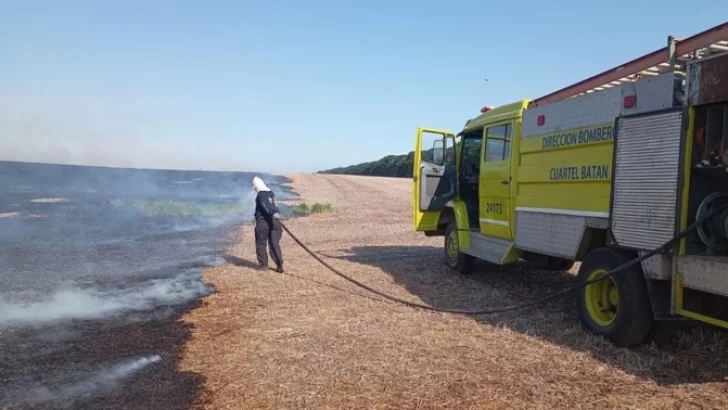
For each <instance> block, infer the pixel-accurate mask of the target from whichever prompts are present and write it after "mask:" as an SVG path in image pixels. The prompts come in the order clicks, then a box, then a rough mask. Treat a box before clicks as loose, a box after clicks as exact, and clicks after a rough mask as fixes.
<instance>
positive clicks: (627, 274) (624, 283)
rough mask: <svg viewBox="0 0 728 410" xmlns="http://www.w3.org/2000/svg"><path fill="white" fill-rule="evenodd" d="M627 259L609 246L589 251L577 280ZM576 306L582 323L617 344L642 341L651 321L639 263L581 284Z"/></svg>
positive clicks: (590, 330)
mask: <svg viewBox="0 0 728 410" xmlns="http://www.w3.org/2000/svg"><path fill="white" fill-rule="evenodd" d="M629 261H630V257H629V255H625V254H624V253H622V252H618V251H615V250H613V249H610V248H599V249H596V250H594V251H592V252H591V253H589V254H588V255H587V256H586V258H585V259H584V261H583V262H582V264H581V266H580V267H579V274H578V276H577V281H578V283H580V284H583V283H585V282H587V281H588V280H592V279H594V278H596V277H597V276H598V275H600V274H602V273H604V272H607V271H610V270H613V269H615V268H617V267H619V266H621V265H623V264H625V263H627V262H629ZM577 295H578V296H577V308H578V310H579V319H580V321H581V323H582V326H584V328H585V329H586V330H587V331H589V332H590V333H593V334H597V335H601V336H603V337H606V338H607V339H609V340H611V341H612V343H614V344H615V345H617V346H619V347H634V346H638V345H640V344H642V343H644V342H645V341H646V340H647V338H648V334H649V332H650V328H651V327H652V324H653V322H654V317H653V315H652V306H651V304H650V298H649V294H648V292H647V284H646V283H645V278H644V276H643V275H642V271H641V270H640V269H639V268H638V267H634V268H630V269H627V270H625V271H622V272H618V273H616V274H614V275H612V276H611V277H607V278H604V279H602V280H600V281H598V282H595V283H593V284H590V285H587V286H585V287H582V288H580V289H579V291H578V292H577Z"/></svg>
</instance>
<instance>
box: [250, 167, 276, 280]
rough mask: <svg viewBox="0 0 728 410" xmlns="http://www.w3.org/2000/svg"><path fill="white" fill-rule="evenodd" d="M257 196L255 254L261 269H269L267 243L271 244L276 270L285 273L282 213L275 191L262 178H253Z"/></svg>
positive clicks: (271, 253)
mask: <svg viewBox="0 0 728 410" xmlns="http://www.w3.org/2000/svg"><path fill="white" fill-rule="evenodd" d="M253 189H255V192H256V193H257V195H256V197H255V255H256V257H257V258H258V264H259V265H260V266H259V269H261V270H265V269H268V254H267V252H266V244H268V245H270V256H271V258H272V259H273V262H275V264H276V272H280V273H283V254H282V253H281V244H280V242H281V235H282V234H283V229H282V227H281V222H280V221H279V219H280V217H281V215H280V210H279V209H278V206H277V205H276V198H275V194H274V193H273V191H271V190H270V188H268V186H267V185H266V184H265V182H263V180H262V179H260V178H258V177H255V178H253Z"/></svg>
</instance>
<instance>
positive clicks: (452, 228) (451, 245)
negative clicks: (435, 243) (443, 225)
mask: <svg viewBox="0 0 728 410" xmlns="http://www.w3.org/2000/svg"><path fill="white" fill-rule="evenodd" d="M445 264H446V265H447V266H448V267H449V268H450V269H454V270H456V271H458V272H460V273H462V274H464V275H469V274H471V273H473V268H474V267H475V258H474V257H472V256H470V255H466V254H464V253H462V252H460V242H459V241H458V229H457V226H456V225H455V221H450V222H449V223H448V224H447V229H446V230H445Z"/></svg>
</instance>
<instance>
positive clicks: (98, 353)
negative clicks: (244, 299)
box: [0, 300, 205, 410]
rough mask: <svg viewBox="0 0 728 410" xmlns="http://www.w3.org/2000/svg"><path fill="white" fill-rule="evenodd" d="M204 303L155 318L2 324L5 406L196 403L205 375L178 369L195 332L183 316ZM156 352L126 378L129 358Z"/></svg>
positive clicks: (0, 390) (0, 378) (0, 400)
mask: <svg viewBox="0 0 728 410" xmlns="http://www.w3.org/2000/svg"><path fill="white" fill-rule="evenodd" d="M199 303H201V301H199V300H198V301H196V302H193V303H189V304H187V305H185V306H178V307H177V308H175V310H174V311H173V312H167V313H168V315H166V316H165V317H158V318H156V319H151V320H149V319H145V320H143V321H137V320H133V319H131V320H119V321H115V322H112V323H109V322H111V321H107V322H104V323H102V322H75V323H70V324H67V325H63V326H60V325H59V326H56V327H44V328H40V329H14V330H4V331H3V332H1V333H0V369H2V371H1V373H0V408H12V409H31V408H32V409H62V408H63V409H171V410H182V409H190V408H195V407H197V406H198V405H200V404H202V397H203V396H205V391H204V382H205V380H204V377H203V376H201V375H199V374H197V373H191V372H182V371H179V370H178V367H179V362H180V360H181V356H182V347H183V346H184V344H185V343H186V342H187V341H188V340H189V339H190V337H191V330H192V329H191V325H190V324H186V323H184V322H182V321H181V319H180V318H181V316H182V315H183V314H184V313H185V312H186V311H187V310H189V309H193V308H195V307H197V305H198V304H199ZM169 313H172V314H171V315H169ZM155 355H159V356H160V357H161V360H159V361H157V362H155V363H150V364H148V365H147V366H145V367H144V368H141V369H138V371H136V372H134V373H133V374H131V375H130V377H123V375H124V374H125V372H128V371H130V370H131V367H132V366H133V365H129V366H125V365H123V364H124V363H130V362H132V361H133V360H134V359H139V358H143V357H155ZM120 364H121V365H120ZM115 365H116V366H115ZM119 365H120V366H119ZM140 367H141V366H140ZM89 393H92V394H89ZM4 406H7V407H4Z"/></svg>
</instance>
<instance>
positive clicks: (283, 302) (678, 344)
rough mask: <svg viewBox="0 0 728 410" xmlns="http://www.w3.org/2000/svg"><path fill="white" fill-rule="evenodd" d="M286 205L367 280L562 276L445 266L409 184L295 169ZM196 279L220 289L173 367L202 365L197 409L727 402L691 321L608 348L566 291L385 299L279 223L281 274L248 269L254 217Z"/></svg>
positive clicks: (388, 284) (510, 282)
mask: <svg viewBox="0 0 728 410" xmlns="http://www.w3.org/2000/svg"><path fill="white" fill-rule="evenodd" d="M290 178H291V179H292V181H293V182H292V185H291V186H292V188H293V189H294V190H295V191H296V192H297V193H298V194H299V195H300V196H301V198H300V199H297V201H299V200H300V201H301V202H306V203H314V202H321V203H331V204H332V205H333V207H334V209H333V211H331V212H324V213H320V214H314V215H310V216H307V217H305V218H298V219H292V220H288V221H286V224H287V226H288V227H289V228H290V229H291V230H292V231H293V232H294V233H295V234H296V235H297V236H298V237H299V238H300V239H301V240H302V241H304V242H305V243H306V244H308V245H309V246H310V247H311V249H313V250H314V251H315V252H317V253H318V254H319V255H321V256H322V257H324V258H325V260H327V261H328V262H329V263H330V264H331V265H333V266H335V267H337V268H339V269H340V270H341V271H344V272H346V273H347V274H350V275H351V276H352V277H354V278H355V279H357V280H360V281H362V282H364V283H366V284H368V285H370V286H372V287H374V288H377V289H379V290H381V291H384V292H386V293H389V294H392V295H395V296H398V297H401V298H405V299H407V300H411V301H416V302H420V303H425V304H429V305H432V306H437V307H445V308H462V309H482V308H488V307H492V308H496V307H502V306H506V305H512V304H518V303H522V302H527V301H532V300H533V299H535V298H538V297H540V296H543V295H546V294H547V293H550V292H553V291H556V290H560V289H562V288H563V287H565V286H567V285H568V284H569V283H571V280H572V276H571V274H569V273H565V272H549V271H539V270H537V269H535V268H533V267H531V266H528V265H526V264H518V265H516V266H512V267H508V268H498V267H494V266H491V265H487V264H483V265H482V266H481V267H480V268H479V270H478V272H477V273H476V274H474V275H472V276H469V277H465V276H462V275H459V274H457V273H454V272H450V271H448V270H447V269H446V268H445V267H444V266H443V263H442V238H427V237H425V236H424V235H422V234H419V233H415V232H413V231H412V227H411V205H410V201H411V188H410V185H411V180H408V179H386V178H368V177H352V176H331V175H294V176H291V177H290ZM240 235H241V238H240V241H239V243H238V244H237V245H236V246H235V247H233V248H231V249H230V251H229V252H228V253H229V254H228V255H227V256H226V260H227V263H225V264H223V265H219V266H217V267H214V268H212V269H209V270H208V271H207V272H206V274H205V278H206V280H207V281H209V282H210V283H212V284H213V285H214V286H215V287H216V289H217V293H216V294H214V295H211V296H209V297H207V298H206V299H205V301H204V303H203V305H202V307H200V308H198V309H195V310H193V311H192V312H190V313H189V314H187V315H186V316H185V321H187V322H190V323H191V324H193V325H194V330H193V335H192V339H191V340H190V341H189V342H188V343H187V345H186V347H185V350H184V357H183V359H182V362H181V364H180V369H179V370H180V371H185V372H194V373H198V374H201V375H202V376H204V379H205V389H204V390H202V393H200V397H199V404H200V406H201V407H203V408H209V409H273V408H276V409H279V408H315V409H435V408H438V409H458V410H465V409H496V408H497V409H572V408H584V409H611V408H614V409H675V408H678V409H682V408H686V409H692V408H695V409H703V408H723V409H725V408H728V383H726V376H728V354H727V353H728V343H726V342H727V341H728V337H726V334H725V333H720V332H717V331H714V330H711V329H706V328H704V327H697V328H695V329H693V330H692V331H691V333H684V334H680V335H678V336H677V337H676V339H675V340H674V341H673V342H672V343H670V344H669V345H667V346H665V347H663V348H661V349H657V348H655V347H645V348H642V349H639V350H626V349H619V348H615V347H613V346H612V345H610V344H609V343H607V342H605V341H603V340H601V339H599V338H596V337H593V336H589V335H587V334H586V333H585V332H584V331H582V329H581V328H580V327H579V325H578V322H577V318H576V311H575V302H574V298H573V296H571V295H569V296H565V297H562V298H559V299H556V300H555V301H552V302H551V303H550V304H548V305H546V306H543V307H539V308H529V309H524V310H521V311H515V312H510V313H504V314H498V315H494V316H481V317H467V316H456V315H450V314H443V313H433V312H429V311H422V310H416V309H412V308H409V307H405V306H400V305H396V304H393V303H390V302H387V301H383V300H381V299H380V298H378V297H377V296H375V295H372V294H369V293H367V292H366V291H364V290H362V289H359V288H357V287H355V286H354V285H352V284H351V283H349V282H346V281H345V280H343V279H342V278H339V277H337V276H336V275H334V274H333V273H332V272H330V271H328V270H327V269H326V268H325V267H323V266H321V265H320V264H319V263H318V262H316V261H315V260H314V259H313V258H311V257H310V256H309V255H308V254H306V253H305V252H304V251H303V250H302V249H301V248H299V247H298V246H297V245H296V244H295V243H294V242H293V240H292V239H291V238H290V237H289V236H288V235H286V234H284V239H283V244H282V246H283V252H284V256H285V258H286V273H284V274H278V273H275V272H274V271H270V272H258V271H254V270H253V269H252V268H251V267H252V266H253V263H254V249H253V235H252V227H245V228H243V230H242V232H240Z"/></svg>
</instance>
